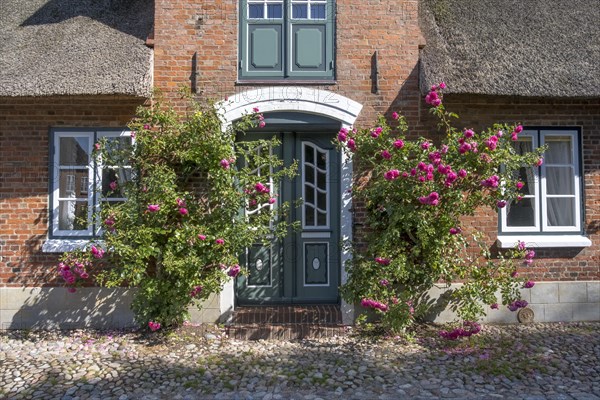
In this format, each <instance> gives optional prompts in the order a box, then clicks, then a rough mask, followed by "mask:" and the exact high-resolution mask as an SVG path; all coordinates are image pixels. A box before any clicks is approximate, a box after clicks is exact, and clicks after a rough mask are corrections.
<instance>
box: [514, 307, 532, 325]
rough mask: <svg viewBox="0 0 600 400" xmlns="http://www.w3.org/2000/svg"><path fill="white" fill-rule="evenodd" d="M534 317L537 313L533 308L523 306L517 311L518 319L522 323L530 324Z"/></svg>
mask: <svg viewBox="0 0 600 400" xmlns="http://www.w3.org/2000/svg"><path fill="white" fill-rule="evenodd" d="M534 318H535V314H534V313H533V310H532V309H531V308H521V309H520V310H519V312H518V313H517V319H518V320H519V322H520V323H522V324H530V323H532V322H533V319H534Z"/></svg>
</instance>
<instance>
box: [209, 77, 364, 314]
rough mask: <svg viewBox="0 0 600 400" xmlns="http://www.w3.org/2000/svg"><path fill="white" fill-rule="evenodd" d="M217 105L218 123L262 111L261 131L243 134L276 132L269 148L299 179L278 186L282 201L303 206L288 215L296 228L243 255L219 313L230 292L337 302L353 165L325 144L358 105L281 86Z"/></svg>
mask: <svg viewBox="0 0 600 400" xmlns="http://www.w3.org/2000/svg"><path fill="white" fill-rule="evenodd" d="M220 106H221V108H222V110H223V119H224V122H225V124H229V123H231V122H232V121H235V120H237V119H239V118H240V117H241V116H242V115H244V114H245V113H250V112H252V109H253V108H258V109H259V110H260V112H262V113H263V114H264V116H265V118H266V123H267V125H266V127H265V128H264V129H263V130H260V131H257V132H252V133H250V134H249V136H250V135H267V136H268V135H270V136H272V135H273V134H276V135H279V137H280V139H281V142H282V146H281V148H280V149H278V150H276V151H279V152H281V156H282V157H283V159H284V160H286V161H288V160H291V159H297V160H299V161H300V167H299V171H298V177H297V178H296V179H295V180H294V182H290V183H289V184H287V187H282V188H280V190H281V196H282V197H283V200H291V201H293V200H295V199H298V198H302V199H303V201H304V202H303V203H302V205H300V206H298V207H295V209H294V210H293V212H291V218H294V220H296V221H298V222H299V223H300V225H301V229H300V230H299V231H296V232H293V233H291V234H290V235H288V236H289V237H286V239H285V240H284V241H283V242H282V243H281V244H274V245H273V246H269V247H268V248H264V247H262V246H256V248H254V249H249V250H248V253H247V254H246V260H245V261H246V262H247V263H248V264H247V266H248V268H249V270H250V275H249V276H248V277H245V278H241V279H238V281H237V282H236V286H235V288H234V285H233V284H230V285H227V286H226V287H225V288H224V290H223V292H222V294H221V298H220V307H221V312H222V314H224V315H225V316H227V314H229V313H230V312H231V311H233V308H234V305H235V301H234V299H236V295H237V300H238V301H239V303H240V304H249V303H262V304H264V303H288V302H289V303H315V302H325V303H328V302H338V301H339V295H338V286H339V285H340V284H343V283H344V282H345V278H346V274H345V271H344V262H345V261H346V260H347V259H348V258H349V257H350V254H349V253H348V252H347V251H344V250H343V249H342V247H341V246H340V244H341V243H342V242H344V241H348V240H351V238H352V216H351V213H350V207H351V203H352V198H351V194H350V188H351V182H352V163H351V160H349V159H345V157H344V155H343V154H341V153H340V152H338V151H337V149H335V146H334V145H333V144H332V140H333V139H334V138H335V136H336V134H337V132H338V131H339V129H340V128H347V129H348V128H351V126H352V125H353V124H354V122H355V120H356V118H357V116H358V114H359V112H360V110H361V109H362V105H360V104H359V103H357V102H355V101H353V100H350V99H348V98H346V97H344V96H341V95H338V94H336V93H334V92H330V91H325V90H318V89H312V88H304V87H287V86H281V87H263V88H258V89H253V90H250V91H245V92H241V93H237V94H235V95H234V96H231V97H230V98H228V99H227V100H225V101H224V102H222V103H221V104H220ZM257 137H258V136H257ZM342 308H344V304H343V302H342ZM345 317H346V315H345ZM348 318H351V316H348ZM344 319H346V318H344Z"/></svg>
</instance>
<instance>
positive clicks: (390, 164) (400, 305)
mask: <svg viewBox="0 0 600 400" xmlns="http://www.w3.org/2000/svg"><path fill="white" fill-rule="evenodd" d="M431 111H432V113H433V114H434V115H435V116H437V117H438V118H439V120H440V124H439V127H440V129H441V130H442V131H443V137H442V138H441V141H440V143H439V144H437V145H434V144H433V143H432V142H431V139H427V138H417V139H411V140H409V139H407V137H406V134H407V130H408V127H407V125H406V121H405V120H404V119H403V118H400V119H399V122H398V126H397V127H396V128H392V127H390V126H388V125H387V123H386V121H385V119H384V118H383V117H380V118H379V119H378V121H377V124H376V125H375V127H373V128H371V129H362V130H354V131H352V132H347V136H344V135H342V139H340V140H343V143H340V147H341V148H342V149H343V151H346V152H348V153H352V154H351V155H352V156H353V157H354V159H355V165H356V166H357V169H358V178H357V183H358V184H357V185H355V186H354V189H353V195H354V201H355V202H356V203H357V204H366V211H367V215H366V227H365V229H366V231H367V232H369V234H365V235H364V237H363V238H364V240H365V241H366V242H367V245H366V251H364V252H363V253H360V254H358V253H357V254H355V256H354V258H353V261H352V262H351V264H350V265H347V270H348V272H349V280H348V283H347V284H346V285H345V287H344V288H343V290H342V294H343V296H344V298H345V299H346V300H347V301H352V302H360V301H361V300H362V299H364V298H367V299H371V300H374V301H377V302H381V303H383V304H386V305H388V306H389V310H388V311H385V312H384V311H376V312H378V313H380V314H381V316H382V321H383V322H384V324H386V326H388V328H390V329H392V330H398V329H401V328H402V327H405V326H407V325H408V324H410V323H411V321H412V314H410V313H408V312H407V311H406V302H407V301H410V300H411V299H413V300H414V299H416V298H417V297H419V296H420V295H421V294H422V292H423V291H424V290H427V289H429V288H431V286H432V285H433V284H435V283H437V282H448V283H453V282H461V283H463V285H462V286H461V287H460V289H458V290H456V291H455V292H454V293H453V295H452V297H451V301H452V303H453V304H454V307H455V308H456V310H457V312H458V315H459V316H460V317H461V318H463V319H466V320H475V319H476V318H478V317H479V316H481V315H482V314H483V313H484V312H485V311H486V307H484V304H490V302H492V299H493V302H495V298H496V297H495V295H496V293H500V294H501V295H502V296H503V299H504V300H503V301H504V303H505V304H509V303H511V302H513V301H514V300H516V299H517V296H518V293H519V292H518V289H517V288H518V286H519V284H520V280H519V279H517V278H516V277H515V276H511V274H512V273H513V272H514V270H515V268H516V267H515V264H514V262H513V259H519V258H522V257H523V254H521V253H519V252H513V253H510V254H506V255H503V254H499V255H497V257H498V258H497V259H492V258H491V254H490V252H489V251H488V250H489V248H488V246H489V243H487V244H485V243H484V246H483V247H482V249H483V251H482V252H481V253H478V251H477V246H476V242H474V241H471V240H468V239H467V238H466V237H465V236H464V235H465V234H466V233H468V230H469V229H470V230H474V231H477V227H475V228H473V229H471V228H469V229H467V227H463V226H462V224H463V223H464V221H465V217H467V216H473V215H475V214H476V213H478V212H480V211H481V210H482V209H483V208H486V207H490V208H491V209H492V210H497V209H498V204H500V203H504V202H506V203H509V202H511V201H518V199H517V197H518V196H519V195H520V194H521V193H519V188H518V186H517V177H518V176H517V174H516V172H517V171H518V170H519V169H520V168H522V167H523V166H532V165H535V162H536V161H537V160H538V159H539V157H540V156H541V154H542V152H543V150H544V149H536V150H535V151H533V152H532V153H526V154H520V153H519V152H518V151H516V149H515V145H514V144H515V143H516V142H515V140H516V139H517V138H518V132H520V128H517V127H515V126H508V125H501V124H496V125H493V126H492V127H490V128H488V129H485V130H483V131H480V132H475V131H473V130H471V129H464V130H459V129H456V128H455V127H454V126H453V125H452V124H453V123H454V122H455V121H456V119H457V118H458V116H457V115H456V114H454V113H451V112H448V111H446V110H445V108H444V106H443V105H439V106H437V107H433V108H432V109H431ZM517 131H518V132H517ZM511 132H512V134H511ZM430 136H431V137H436V135H430ZM350 140H352V142H351V143H352V145H351V146H350V147H348V145H347V143H348V142H349V141H350ZM377 257H386V258H389V259H391V262H390V263H389V265H379V264H377V262H376V261H375V259H376V258H377ZM382 279H386V280H387V281H389V282H390V284H389V285H386V286H382V285H381V284H380V281H381V280H382ZM398 299H404V302H402V301H400V302H399V301H398ZM366 304H370V303H369V302H367V303H366Z"/></svg>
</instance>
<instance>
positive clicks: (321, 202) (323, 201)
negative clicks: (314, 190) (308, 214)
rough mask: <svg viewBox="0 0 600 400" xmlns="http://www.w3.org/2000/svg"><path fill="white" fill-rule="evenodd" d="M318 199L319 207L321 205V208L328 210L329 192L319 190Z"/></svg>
mask: <svg viewBox="0 0 600 400" xmlns="http://www.w3.org/2000/svg"><path fill="white" fill-rule="evenodd" d="M317 199H318V201H317V207H319V208H320V209H321V210H325V211H327V193H325V192H321V191H319V192H318V195H317Z"/></svg>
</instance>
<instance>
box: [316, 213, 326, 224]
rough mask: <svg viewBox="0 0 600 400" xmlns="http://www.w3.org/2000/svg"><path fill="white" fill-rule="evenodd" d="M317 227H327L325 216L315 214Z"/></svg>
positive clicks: (323, 214)
mask: <svg viewBox="0 0 600 400" xmlns="http://www.w3.org/2000/svg"><path fill="white" fill-rule="evenodd" d="M317 225H318V226H327V214H326V213H321V212H317Z"/></svg>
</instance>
